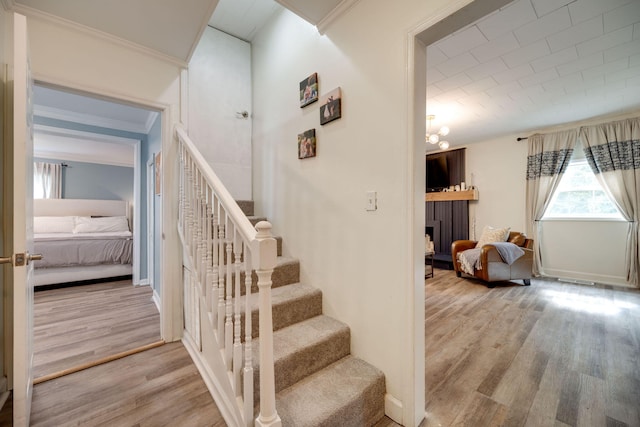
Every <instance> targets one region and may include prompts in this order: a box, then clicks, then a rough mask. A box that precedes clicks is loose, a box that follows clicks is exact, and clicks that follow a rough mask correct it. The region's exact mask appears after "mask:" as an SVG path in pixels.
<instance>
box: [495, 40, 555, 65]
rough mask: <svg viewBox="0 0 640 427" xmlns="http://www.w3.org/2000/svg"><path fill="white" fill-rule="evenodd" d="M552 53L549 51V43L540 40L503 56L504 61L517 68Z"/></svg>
mask: <svg viewBox="0 0 640 427" xmlns="http://www.w3.org/2000/svg"><path fill="white" fill-rule="evenodd" d="M550 53H551V49H549V45H548V44H547V41H546V40H540V41H537V42H534V43H531V44H529V45H526V46H524V47H522V48H520V49H516V50H513V51H511V52H509V53H507V54H505V55H502V60H503V61H504V62H505V64H507V65H508V66H509V67H516V66H518V65H522V64H524V63H529V62H531V61H533V60H534V59H538V58H541V57H543V56H546V55H549V54H550Z"/></svg>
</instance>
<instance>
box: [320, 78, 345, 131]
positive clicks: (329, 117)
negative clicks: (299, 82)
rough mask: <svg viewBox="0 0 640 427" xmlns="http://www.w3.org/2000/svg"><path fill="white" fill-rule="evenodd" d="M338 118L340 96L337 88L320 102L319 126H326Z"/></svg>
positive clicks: (340, 104) (340, 112)
mask: <svg viewBox="0 0 640 427" xmlns="http://www.w3.org/2000/svg"><path fill="white" fill-rule="evenodd" d="M340 117H342V95H341V91H340V88H339V87H338V88H335V89H334V90H332V91H331V92H329V93H328V94H326V95H324V96H323V97H322V99H321V100H320V124H321V125H324V124H327V123H329V122H331V121H334V120H336V119H339V118H340Z"/></svg>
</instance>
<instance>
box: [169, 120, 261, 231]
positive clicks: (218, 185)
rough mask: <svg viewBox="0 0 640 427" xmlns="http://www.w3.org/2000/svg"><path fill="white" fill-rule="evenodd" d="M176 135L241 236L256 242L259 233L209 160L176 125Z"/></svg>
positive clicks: (180, 127)
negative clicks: (231, 218)
mask: <svg viewBox="0 0 640 427" xmlns="http://www.w3.org/2000/svg"><path fill="white" fill-rule="evenodd" d="M176 133H177V134H178V137H179V138H180V140H181V141H182V143H183V144H184V146H185V147H186V148H187V150H188V151H189V155H190V156H191V157H192V159H193V161H194V162H195V163H196V166H197V167H198V169H200V171H201V172H202V174H203V175H204V177H205V179H206V180H207V181H208V182H209V185H211V187H212V188H213V189H214V190H215V192H216V195H217V197H218V199H219V200H220V203H221V204H222V206H223V207H224V210H225V211H226V212H227V213H228V214H229V216H231V217H233V219H234V221H237V223H236V227H237V229H238V231H239V232H240V234H242V237H243V238H244V239H245V240H247V241H253V240H255V238H256V233H257V231H256V230H255V228H253V226H252V225H251V222H250V221H249V220H248V219H247V217H246V216H245V214H244V213H243V212H242V209H240V206H238V204H237V203H236V201H235V199H234V198H233V196H232V195H231V193H229V190H227V187H225V186H224V184H223V183H222V181H221V180H220V178H218V175H216V173H215V172H214V171H213V169H212V168H211V166H210V165H209V163H207V160H206V159H205V158H204V157H203V156H202V154H201V153H200V151H199V150H198V148H197V147H196V146H195V144H194V143H193V141H191V138H189V135H187V132H186V131H185V130H184V127H183V126H182V125H180V124H178V125H176Z"/></svg>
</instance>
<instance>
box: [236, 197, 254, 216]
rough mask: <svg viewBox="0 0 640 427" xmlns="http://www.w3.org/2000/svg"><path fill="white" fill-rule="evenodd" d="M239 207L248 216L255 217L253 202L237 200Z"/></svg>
mask: <svg viewBox="0 0 640 427" xmlns="http://www.w3.org/2000/svg"><path fill="white" fill-rule="evenodd" d="M236 203H237V204H238V206H240V209H241V210H242V212H243V213H244V214H245V215H246V216H253V213H254V203H253V200H236Z"/></svg>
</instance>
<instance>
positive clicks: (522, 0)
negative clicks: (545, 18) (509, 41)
mask: <svg viewBox="0 0 640 427" xmlns="http://www.w3.org/2000/svg"><path fill="white" fill-rule="evenodd" d="M536 18H537V16H536V13H535V11H534V10H533V7H532V6H531V2H530V1H529V0H516V1H515V2H513V3H511V4H509V5H507V6H505V7H504V8H502V9H500V10H499V11H497V12H495V13H492V14H491V15H489V16H487V18H486V19H482V20H480V21H479V22H478V23H477V24H476V25H477V26H478V28H479V29H480V31H482V33H483V34H484V35H485V37H486V38H487V39H489V40H493V39H495V38H496V37H499V36H502V35H503V34H505V33H508V32H510V31H513V30H514V29H516V28H519V27H521V26H523V25H525V24H527V23H529V22H532V21H534V20H535V19H536Z"/></svg>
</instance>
